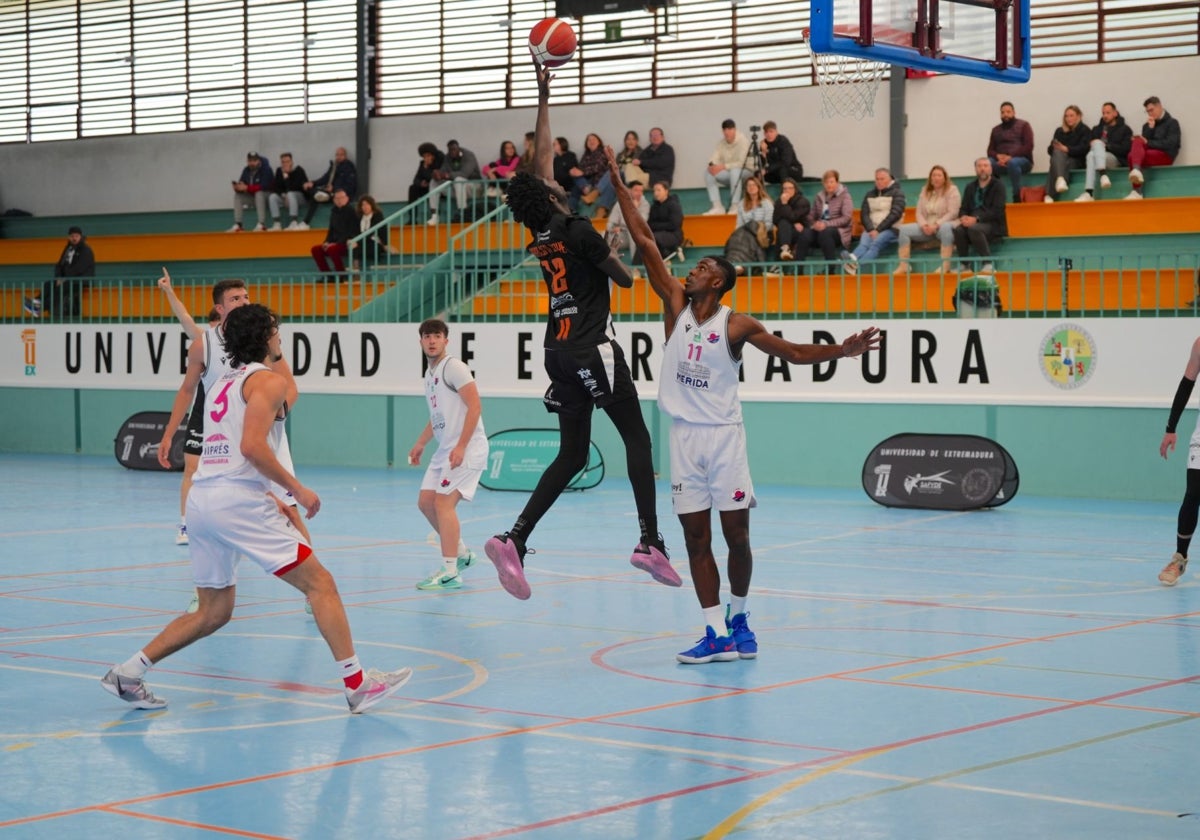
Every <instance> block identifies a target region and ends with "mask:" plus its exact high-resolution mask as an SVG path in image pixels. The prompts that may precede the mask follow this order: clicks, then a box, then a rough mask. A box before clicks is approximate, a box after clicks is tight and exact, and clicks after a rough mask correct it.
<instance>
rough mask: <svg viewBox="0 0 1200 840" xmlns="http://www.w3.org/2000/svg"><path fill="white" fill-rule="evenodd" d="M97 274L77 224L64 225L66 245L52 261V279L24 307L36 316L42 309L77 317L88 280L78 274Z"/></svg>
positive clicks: (57, 315)
mask: <svg viewBox="0 0 1200 840" xmlns="http://www.w3.org/2000/svg"><path fill="white" fill-rule="evenodd" d="M95 276H96V255H95V254H94V253H92V246H91V245H88V244H87V237H85V236H84V235H83V230H82V229H81V228H80V227H79V226H78V225H71V227H69V228H68V229H67V245H66V247H65V248H63V252H62V255H61V256H60V257H59V258H58V262H57V263H55V264H54V279H53V280H47V281H46V282H45V283H44V284H43V285H42V297H41V299H40V300H36V299H35V300H27V301H26V302H25V311H26V312H28V313H29V314H30V315H33V316H35V317H38V316H41V315H42V314H43V313H44V314H46V315H49V316H50V317H51V318H56V319H61V318H66V317H68V316H69V317H72V318H78V317H79V304H80V298H81V297H82V295H81V294H80V293H81V291H82V290H83V289H84V288H86V287H87V281H86V280H83V279H81V278H84V277H95Z"/></svg>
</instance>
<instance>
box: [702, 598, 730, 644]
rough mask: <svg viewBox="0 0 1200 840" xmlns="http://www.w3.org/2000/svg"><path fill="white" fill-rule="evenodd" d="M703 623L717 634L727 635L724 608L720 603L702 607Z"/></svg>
mask: <svg viewBox="0 0 1200 840" xmlns="http://www.w3.org/2000/svg"><path fill="white" fill-rule="evenodd" d="M704 623H705V624H707V625H708V626H709V627H711V628H712V629H713V632H714V633H716V634H717V635H718V636H728V635H729V631H728V630H726V629H725V608H724V607H722V606H721V605H720V604H717V605H716V606H715V607H705V608H704Z"/></svg>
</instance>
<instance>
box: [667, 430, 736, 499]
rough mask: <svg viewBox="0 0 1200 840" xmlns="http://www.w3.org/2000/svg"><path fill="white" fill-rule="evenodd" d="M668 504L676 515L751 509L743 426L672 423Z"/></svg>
mask: <svg viewBox="0 0 1200 840" xmlns="http://www.w3.org/2000/svg"><path fill="white" fill-rule="evenodd" d="M671 502H672V504H673V505H674V507H675V513H676V514H681V513H696V512H697V511H701V510H712V509H714V508H715V509H716V510H719V511H720V510H741V509H743V508H752V507H754V506H755V504H756V502H755V500H754V483H753V482H752V481H751V480H750V463H749V460H748V458H747V455H746V429H745V427H744V426H742V425H741V424H740V423H738V424H735V425H728V426H709V425H702V424H698V423H685V422H683V421H681V420H675V421H673V422H672V424H671Z"/></svg>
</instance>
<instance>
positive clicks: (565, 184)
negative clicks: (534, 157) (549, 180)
mask: <svg viewBox="0 0 1200 840" xmlns="http://www.w3.org/2000/svg"><path fill="white" fill-rule="evenodd" d="M553 166H554V180H555V181H556V182H557V183H558V185H559V186H560V187H562V188H563V189H564V190H565V191H566V193H567V195H570V194H571V190H573V189H575V177H574V176H573V175H571V170H572V169H574V168H575V167H577V166H579V158H577V157H576V156H575V153H574V152H572V151H571V144H570V143H568V142H567V138H566V137H555V138H554V158H553Z"/></svg>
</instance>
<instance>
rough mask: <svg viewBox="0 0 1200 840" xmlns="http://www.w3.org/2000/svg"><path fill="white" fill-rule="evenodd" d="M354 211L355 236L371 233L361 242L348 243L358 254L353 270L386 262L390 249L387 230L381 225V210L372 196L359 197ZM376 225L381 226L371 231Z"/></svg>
mask: <svg viewBox="0 0 1200 840" xmlns="http://www.w3.org/2000/svg"><path fill="white" fill-rule="evenodd" d="M355 209H356V212H357V214H358V230H357V231H356V232H355V236H360V235H362V234H364V233H366V232H367V231H369V230H370V231H371V235H370V236H368V237H367V238H366V239H364V240H362V241H361V242H357V243H356V242H353V241H351V242H350V247H352V248H353V247H354V246H356V245H357V246H358V250H359V254H358V255H356V256H355V257H354V267H355V268H360V269H361V268H371V267H373V266H377V265H379V264H380V263H386V262H387V255H388V252H389V251H390V250H391V248H390V247H389V245H388V238H389V237H388V229H387V225H383V209H382V208H381V207H380V206H379V204H378V203H376V201H375V198H374V196H370V195H362V196H359V198H358V201H357V202H356V203H355ZM376 225H383V226H382V227H379V228H377V229H375V230H371V229H372V228H374V227H375V226H376Z"/></svg>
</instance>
